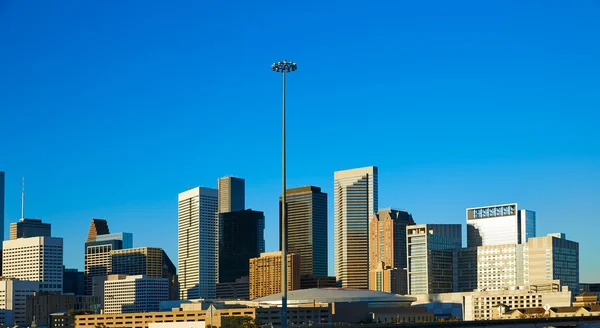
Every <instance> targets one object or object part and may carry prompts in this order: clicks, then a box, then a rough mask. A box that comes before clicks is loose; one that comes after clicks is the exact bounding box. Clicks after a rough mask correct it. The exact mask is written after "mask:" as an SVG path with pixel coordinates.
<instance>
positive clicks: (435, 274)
mask: <svg viewBox="0 0 600 328" xmlns="http://www.w3.org/2000/svg"><path fill="white" fill-rule="evenodd" d="M406 237H407V241H406V244H407V254H408V256H407V257H408V268H407V269H408V291H409V294H411V295H412V294H438V293H451V292H453V291H455V290H457V289H458V281H457V278H458V277H457V275H456V272H457V268H456V265H455V261H454V259H455V254H456V250H458V249H460V248H461V245H462V227H461V225H460V224H417V225H411V226H407V227H406Z"/></svg>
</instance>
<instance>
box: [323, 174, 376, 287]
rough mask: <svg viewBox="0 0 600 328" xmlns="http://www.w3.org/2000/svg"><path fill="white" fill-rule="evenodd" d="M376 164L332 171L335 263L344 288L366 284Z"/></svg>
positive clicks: (367, 283)
mask: <svg viewBox="0 0 600 328" xmlns="http://www.w3.org/2000/svg"><path fill="white" fill-rule="evenodd" d="M377 176H378V169H377V167H375V166H368V167H363V168H356V169H350V170H344V171H337V172H335V173H334V175H333V178H334V187H333V190H334V193H333V204H334V208H333V220H334V231H333V232H334V243H335V245H334V264H335V276H336V278H337V280H338V284H339V285H340V287H343V288H359V289H368V288H369V220H370V219H371V218H372V217H373V215H375V213H376V212H377V209H378V178H377Z"/></svg>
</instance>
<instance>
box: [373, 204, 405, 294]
mask: <svg viewBox="0 0 600 328" xmlns="http://www.w3.org/2000/svg"><path fill="white" fill-rule="evenodd" d="M414 224H415V221H414V220H413V218H412V215H411V214H410V213H408V212H406V211H399V210H394V209H383V210H379V212H378V213H377V214H375V215H373V217H372V218H371V221H370V224H369V289H370V290H377V291H382V292H388V293H395V294H402V295H404V294H407V293H408V288H407V276H406V267H407V266H406V227H407V226H410V225H414Z"/></svg>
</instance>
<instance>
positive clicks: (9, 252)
mask: <svg viewBox="0 0 600 328" xmlns="http://www.w3.org/2000/svg"><path fill="white" fill-rule="evenodd" d="M2 245H3V247H2V248H3V251H2V276H3V277H5V278H15V279H19V280H29V281H37V282H39V290H40V291H42V292H44V291H47V292H62V284H63V239H62V238H57V237H30V238H18V239H14V240H5V241H4V242H3V243H2Z"/></svg>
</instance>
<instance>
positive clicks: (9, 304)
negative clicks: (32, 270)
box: [0, 278, 39, 326]
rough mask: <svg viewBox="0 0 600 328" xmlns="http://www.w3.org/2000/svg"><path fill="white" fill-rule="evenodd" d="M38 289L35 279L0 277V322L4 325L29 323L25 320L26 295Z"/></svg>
mask: <svg viewBox="0 0 600 328" xmlns="http://www.w3.org/2000/svg"><path fill="white" fill-rule="evenodd" d="M38 291H39V283H38V282H36V281H23V280H17V279H9V278H0V323H2V324H4V325H6V326H13V325H19V326H24V325H29V324H31V322H25V310H26V302H27V296H31V295H33V294H34V293H35V292H38Z"/></svg>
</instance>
